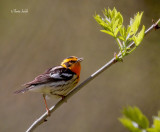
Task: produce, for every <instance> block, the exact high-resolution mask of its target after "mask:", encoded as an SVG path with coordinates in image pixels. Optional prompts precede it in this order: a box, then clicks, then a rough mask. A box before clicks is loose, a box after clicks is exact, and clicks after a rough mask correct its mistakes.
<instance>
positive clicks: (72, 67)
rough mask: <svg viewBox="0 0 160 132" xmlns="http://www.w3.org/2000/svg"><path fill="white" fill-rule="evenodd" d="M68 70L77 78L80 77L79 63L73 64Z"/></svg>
mask: <svg viewBox="0 0 160 132" xmlns="http://www.w3.org/2000/svg"><path fill="white" fill-rule="evenodd" d="M70 70H71V71H72V72H74V73H76V74H77V75H78V76H80V72H81V64H80V63H79V62H77V63H75V64H73V65H72V66H71V67H70Z"/></svg>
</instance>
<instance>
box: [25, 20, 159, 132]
mask: <svg viewBox="0 0 160 132" xmlns="http://www.w3.org/2000/svg"><path fill="white" fill-rule="evenodd" d="M159 22H160V19H159V20H158V21H157V22H156V23H155V24H153V25H152V26H151V27H149V28H148V29H147V30H146V31H145V35H147V34H148V33H149V32H150V31H151V30H153V29H155V27H159V25H158V23H159ZM134 46H135V43H134V42H133V43H131V44H130V45H129V46H128V48H133V47H134ZM120 56H121V53H119V54H118V57H120ZM116 62H117V60H116V58H115V57H114V58H112V59H111V60H110V61H109V62H107V63H106V64H105V65H104V66H102V67H101V68H100V69H99V70H97V71H96V72H95V73H93V74H92V75H91V76H90V77H88V78H87V79H86V80H85V81H83V82H82V83H81V84H80V85H78V86H77V87H76V88H74V89H73V90H72V91H71V92H70V93H69V94H68V95H67V96H66V97H65V98H64V99H61V100H60V101H58V102H57V103H56V104H55V105H54V106H52V107H51V108H50V109H49V110H50V114H51V113H53V112H54V111H55V110H56V109H58V108H59V107H60V106H61V105H62V104H63V103H65V102H66V101H67V100H68V99H69V98H71V97H72V96H73V95H74V94H75V93H77V92H78V91H79V90H80V89H81V88H82V87H84V86H85V85H87V84H88V83H89V82H90V81H92V80H93V79H94V78H95V77H97V76H98V75H99V74H101V73H102V72H103V71H105V70H106V69H108V68H109V67H110V66H111V65H113V64H115V63H116ZM47 117H49V115H48V112H46V113H44V114H43V115H42V116H41V117H39V118H38V119H37V120H36V121H35V122H34V123H33V124H32V125H31V126H30V127H29V128H28V130H27V131H26V132H33V130H34V129H36V128H37V127H38V126H39V125H40V124H42V123H43V122H46V121H47Z"/></svg>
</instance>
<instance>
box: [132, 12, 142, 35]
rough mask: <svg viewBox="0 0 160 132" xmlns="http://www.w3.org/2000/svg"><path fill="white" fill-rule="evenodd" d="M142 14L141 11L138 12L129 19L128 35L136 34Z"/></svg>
mask: <svg viewBox="0 0 160 132" xmlns="http://www.w3.org/2000/svg"><path fill="white" fill-rule="evenodd" d="M142 15H143V12H141V13H139V12H138V13H137V14H136V15H135V16H134V19H132V18H131V19H130V27H131V32H130V35H133V34H136V32H137V31H138V28H139V25H140V22H141V18H142Z"/></svg>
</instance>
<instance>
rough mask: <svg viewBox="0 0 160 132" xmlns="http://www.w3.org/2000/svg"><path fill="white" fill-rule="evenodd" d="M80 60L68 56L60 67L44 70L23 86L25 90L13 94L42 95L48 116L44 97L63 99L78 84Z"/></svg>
mask: <svg viewBox="0 0 160 132" xmlns="http://www.w3.org/2000/svg"><path fill="white" fill-rule="evenodd" d="M82 60H83V58H77V57H75V56H70V57H68V58H66V59H64V60H63V61H62V63H61V65H60V66H56V67H53V68H50V69H48V70H46V71H45V72H44V73H43V74H41V75H39V76H37V77H36V78H35V79H34V80H33V81H31V82H28V83H26V84H24V86H25V88H23V89H21V90H18V91H16V92H15V93H25V92H27V91H33V92H39V93H42V94H43V98H44V101H45V105H46V110H47V111H48V114H49V109H48V107H47V103H46V96H49V97H55V98H60V97H61V98H62V99H63V98H64V97H65V96H66V95H67V93H69V91H71V90H72V89H73V88H74V87H75V86H76V85H77V83H78V82H79V79H80V71H81V64H80V62H81V61H82Z"/></svg>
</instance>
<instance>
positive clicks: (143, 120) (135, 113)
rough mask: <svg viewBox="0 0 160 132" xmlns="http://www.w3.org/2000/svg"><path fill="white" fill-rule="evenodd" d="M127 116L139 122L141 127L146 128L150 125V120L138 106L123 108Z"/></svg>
mask: <svg viewBox="0 0 160 132" xmlns="http://www.w3.org/2000/svg"><path fill="white" fill-rule="evenodd" d="M123 115H124V117H125V118H127V119H129V120H130V121H132V122H135V123H137V124H138V127H139V128H142V129H146V128H148V127H149V121H148V119H147V117H146V116H145V115H143V114H142V112H141V111H140V110H139V109H138V108H137V107H127V108H124V110H123Z"/></svg>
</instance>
